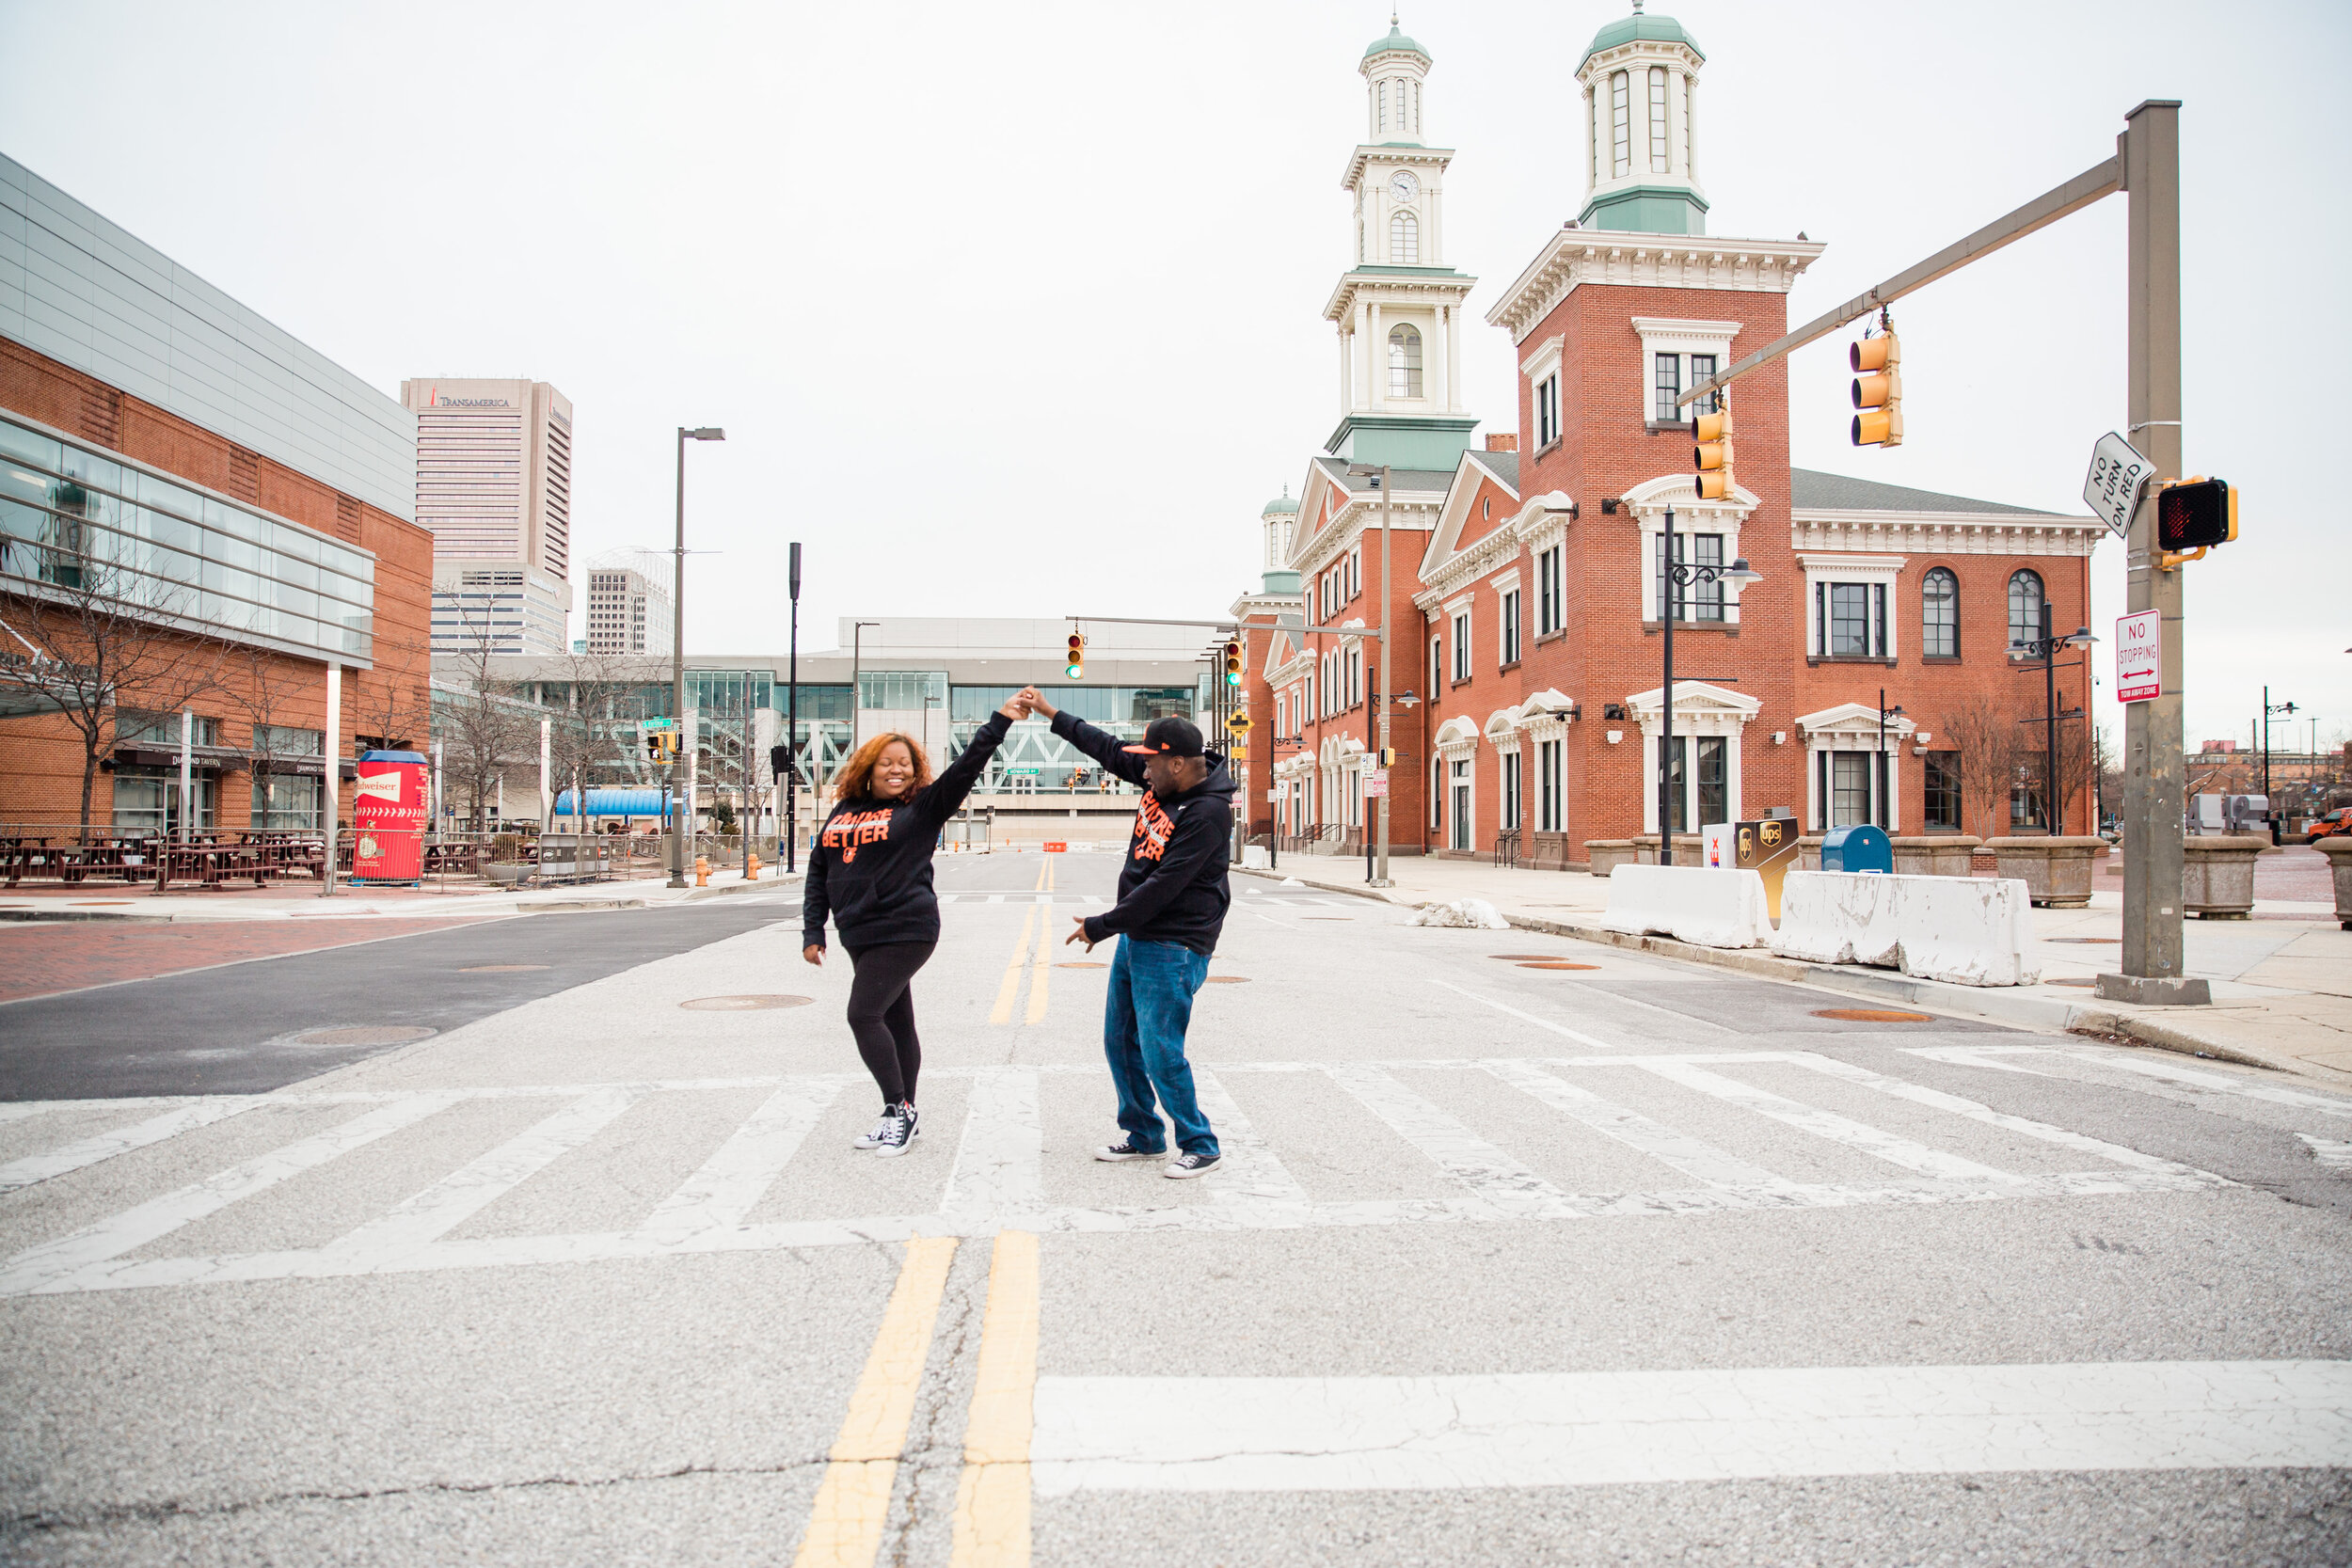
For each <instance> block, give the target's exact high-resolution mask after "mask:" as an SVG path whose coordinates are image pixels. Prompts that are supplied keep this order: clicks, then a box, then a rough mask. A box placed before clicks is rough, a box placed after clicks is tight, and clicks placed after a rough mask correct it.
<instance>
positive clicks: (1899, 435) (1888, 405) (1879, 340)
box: [1846, 332, 1903, 447]
mask: <svg viewBox="0 0 2352 1568" xmlns="http://www.w3.org/2000/svg"><path fill="white" fill-rule="evenodd" d="M1902 362H1903V345H1902V341H1901V340H1900V339H1899V338H1897V337H1896V336H1895V334H1894V333H1893V332H1882V333H1880V334H1879V335H1878V336H1877V337H1875V338H1865V339H1863V340H1862V341H1860V342H1857V343H1852V344H1850V345H1848V347H1847V349H1846V363H1847V365H1848V366H1849V367H1850V368H1851V370H1852V371H1853V372H1854V379H1853V405H1854V406H1855V407H1856V408H1858V409H1860V410H1862V412H1860V413H1858V414H1856V415H1855V416H1854V417H1853V444H1854V445H1855V446H1857V447H1899V446H1901V445H1902V444H1903V377H1902V368H1901V367H1902Z"/></svg>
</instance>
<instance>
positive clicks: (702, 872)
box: [694, 855, 710, 887]
mask: <svg viewBox="0 0 2352 1568" xmlns="http://www.w3.org/2000/svg"><path fill="white" fill-rule="evenodd" d="M694 885H695V886H696V887H708V886H709V885H710V857H709V856H708V855H696V856H695V857H694Z"/></svg>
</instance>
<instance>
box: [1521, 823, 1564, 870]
mask: <svg viewBox="0 0 2352 1568" xmlns="http://www.w3.org/2000/svg"><path fill="white" fill-rule="evenodd" d="M1528 845H1529V848H1528V854H1527V862H1526V863H1527V864H1529V865H1532V866H1534V867H1535V868H1536V869H1538V870H1542V871H1565V870H1566V869H1567V868H1568V835H1567V834H1565V833H1543V832H1539V833H1531V834H1529V835H1528Z"/></svg>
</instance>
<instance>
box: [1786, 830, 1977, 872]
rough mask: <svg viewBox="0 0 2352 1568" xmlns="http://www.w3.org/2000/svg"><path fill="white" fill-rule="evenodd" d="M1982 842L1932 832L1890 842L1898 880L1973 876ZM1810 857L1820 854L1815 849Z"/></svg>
mask: <svg viewBox="0 0 2352 1568" xmlns="http://www.w3.org/2000/svg"><path fill="white" fill-rule="evenodd" d="M1983 842H1984V841H1983V840H1982V839H1979V838H1973V837H1971V836H1969V835H1968V834H1966V833H1934V834H1931V835H1926V836H1922V837H1919V838H1899V839H1895V840H1893V844H1894V847H1895V875H1896V876H1898V877H1967V876H1973V875H1974V874H1975V870H1974V867H1975V863H1976V858H1977V846H1978V845H1979V844H1981V843H1983ZM1813 858H1814V859H1815V860H1816V861H1819V860H1820V858H1821V852H1820V847H1818V846H1817V847H1815V849H1814V851H1813Z"/></svg>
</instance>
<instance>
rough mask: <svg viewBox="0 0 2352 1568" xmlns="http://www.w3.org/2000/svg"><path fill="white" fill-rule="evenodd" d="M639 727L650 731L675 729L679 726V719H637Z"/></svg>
mask: <svg viewBox="0 0 2352 1568" xmlns="http://www.w3.org/2000/svg"><path fill="white" fill-rule="evenodd" d="M637 727H638V728H639V729H641V730H644V731H646V732H648V733H650V732H652V731H655V730H674V729H676V728H677V721H676V720H675V719H641V720H639V721H637Z"/></svg>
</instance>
